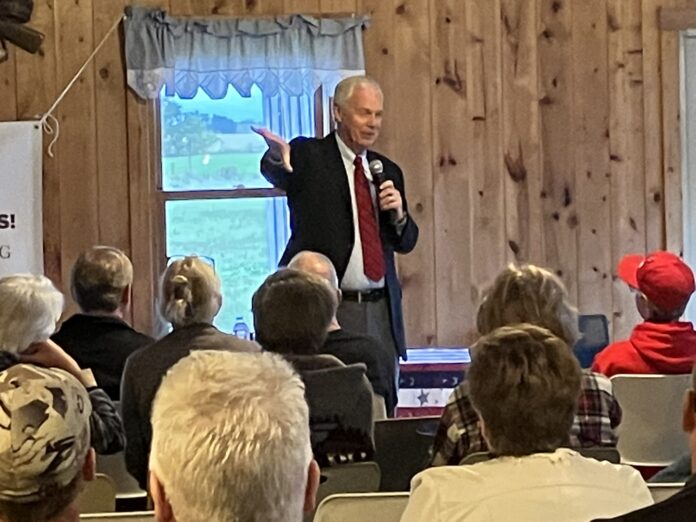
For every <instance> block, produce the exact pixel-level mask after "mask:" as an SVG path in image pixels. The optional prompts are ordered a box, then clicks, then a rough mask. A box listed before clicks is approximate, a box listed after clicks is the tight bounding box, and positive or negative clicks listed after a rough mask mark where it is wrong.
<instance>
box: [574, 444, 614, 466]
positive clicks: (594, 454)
mask: <svg viewBox="0 0 696 522" xmlns="http://www.w3.org/2000/svg"><path fill="white" fill-rule="evenodd" d="M578 453H580V455H582V456H583V457H587V458H588V459H595V460H606V461H607V462H610V463H612V464H621V454H620V453H619V450H617V449H616V448H605V447H602V446H590V447H589V448H580V449H579V450H578Z"/></svg>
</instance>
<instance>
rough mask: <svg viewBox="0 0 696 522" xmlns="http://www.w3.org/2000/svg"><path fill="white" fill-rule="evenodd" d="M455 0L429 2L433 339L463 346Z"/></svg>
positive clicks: (466, 289) (461, 84) (463, 177)
mask: <svg viewBox="0 0 696 522" xmlns="http://www.w3.org/2000/svg"><path fill="white" fill-rule="evenodd" d="M464 7H465V6H464V4H463V3H462V2H461V1H459V0H443V1H439V2H435V3H434V4H433V5H432V10H433V12H432V15H431V16H430V34H431V35H432V46H431V49H430V64H431V72H430V74H431V76H432V79H433V80H432V81H433V84H434V87H433V88H432V92H431V96H432V138H433V139H432V153H433V157H432V168H433V190H434V192H433V218H434V222H435V223H437V226H436V227H434V232H435V238H434V242H435V285H436V292H435V296H436V311H437V321H436V324H437V343H438V345H439V346H447V345H452V346H457V345H458V346H462V345H463V344H464V339H463V334H464V332H465V330H466V329H467V328H468V329H470V328H471V327H472V326H473V324H472V323H473V318H474V316H475V309H474V305H473V303H472V299H471V284H470V281H471V263H472V260H471V257H472V256H471V235H472V234H471V207H470V205H469V201H470V200H471V193H470V188H471V187H470V179H471V167H470V165H469V162H468V157H469V150H468V149H469V147H470V145H469V144H470V143H471V141H472V130H473V129H472V124H471V116H472V109H473V108H472V107H470V105H471V100H470V99H469V94H468V91H467V85H468V83H469V82H467V79H468V76H467V42H468V41H469V40H470V37H469V35H468V34H467V23H466V11H465V9H464Z"/></svg>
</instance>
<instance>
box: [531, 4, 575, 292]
mask: <svg viewBox="0 0 696 522" xmlns="http://www.w3.org/2000/svg"><path fill="white" fill-rule="evenodd" d="M572 13H573V2H572V1H570V0H542V2H541V5H540V10H539V17H540V18H539V43H538V52H539V74H540V84H541V92H540V93H539V95H540V99H539V106H540V109H539V110H540V119H541V139H542V145H543V163H542V165H543V173H542V176H543V177H542V189H541V193H540V194H539V197H540V199H541V205H542V209H543V216H544V217H543V220H544V242H545V245H544V250H545V253H546V258H545V261H546V263H545V264H546V266H547V267H548V268H550V269H552V270H553V271H554V272H555V273H556V274H558V275H559V276H560V277H561V278H562V279H563V282H564V283H565V285H566V288H567V289H568V294H569V295H570V297H571V299H572V301H573V302H576V301H577V240H578V220H579V218H578V211H579V209H578V206H577V201H576V197H575V166H574V162H573V157H572V155H571V154H570V148H571V144H572V138H573V132H572V127H571V126H570V125H568V122H569V121H571V118H572V111H573V90H572V87H573V85H572V78H573V70H572V51H573V50H572V35H571V25H572Z"/></svg>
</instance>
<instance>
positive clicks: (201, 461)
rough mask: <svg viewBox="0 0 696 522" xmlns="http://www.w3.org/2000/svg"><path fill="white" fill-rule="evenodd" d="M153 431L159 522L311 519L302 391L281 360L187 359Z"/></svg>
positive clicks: (164, 396)
mask: <svg viewBox="0 0 696 522" xmlns="http://www.w3.org/2000/svg"><path fill="white" fill-rule="evenodd" d="M152 431H153V437H152V449H151V452H150V490H151V493H152V497H153V500H154V504H155V513H156V516H157V520H158V521H159V522H175V521H178V522H281V521H282V522H299V521H301V520H302V516H303V512H308V511H311V510H312V509H314V502H315V501H314V499H315V495H316V490H317V486H318V483H319V467H318V466H317V463H316V462H315V461H314V460H313V457H312V450H311V446H310V438H309V412H308V407H307V403H306V402H305V397H304V385H303V384H302V381H301V380H300V378H299V376H298V375H297V374H296V373H295V372H294V371H293V369H292V367H291V366H290V364H289V363H287V362H286V361H285V360H284V359H283V358H282V357H281V356H279V355H276V354H271V353H260V354H247V353H233V352H228V351H218V350H199V351H195V352H192V353H191V355H189V356H188V357H186V358H184V359H182V360H181V361H179V362H178V363H177V364H176V365H174V366H173V367H172V368H171V370H169V372H168V374H167V376H166V377H165V378H164V380H163V381H162V384H161V386H160V388H159V390H158V391H157V396H156V397H155V402H154V404H153V408H152Z"/></svg>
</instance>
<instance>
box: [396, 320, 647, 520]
mask: <svg viewBox="0 0 696 522" xmlns="http://www.w3.org/2000/svg"><path fill="white" fill-rule="evenodd" d="M581 379H582V376H581V371H580V366H579V364H578V361H577V359H576V358H575V357H574V355H573V353H572V352H571V350H570V349H569V347H568V345H567V344H566V342H565V341H564V340H562V339H560V338H558V337H556V336H555V335H554V334H553V333H551V332H550V331H549V330H546V329H544V328H540V327H538V326H534V325H530V324H518V325H514V326H506V327H502V328H498V329H497V330H494V331H493V332H492V333H490V334H488V335H486V336H484V337H482V338H481V339H480V340H479V341H478V342H477V343H476V344H475V345H474V346H473V348H472V362H471V366H470V367H469V372H468V380H469V387H470V394H471V401H472V403H473V404H474V408H475V410H476V412H477V413H478V415H479V416H480V417H481V427H482V432H483V436H484V438H485V439H486V441H487V444H488V446H489V447H490V449H491V452H492V453H493V454H494V455H495V456H496V458H493V459H492V460H490V461H486V462H481V463H478V464H473V465H464V466H446V467H440V468H431V469H428V470H425V471H423V472H421V473H419V474H418V475H416V476H415V477H414V478H413V480H412V482H411V497H410V500H409V503H408V506H407V508H406V511H405V512H404V515H403V517H402V519H401V520H402V522H411V521H422V520H448V521H450V522H456V521H460V520H461V521H463V520H466V521H493V520H516V521H537V520H563V521H568V522H572V521H578V522H579V521H586V520H588V519H591V518H592V517H597V516H614V515H616V514H619V513H623V512H625V511H627V510H631V509H637V508H641V507H644V506H647V505H649V504H651V503H652V497H651V496H650V492H649V491H648V488H647V486H646V485H645V483H644V482H643V480H642V478H641V477H640V474H639V473H638V472H637V471H636V470H634V469H633V468H630V467H628V466H618V465H614V464H610V463H608V462H600V461H598V460H594V459H588V458H585V457H582V456H581V455H580V454H578V453H577V452H575V451H573V450H571V449H568V448H563V447H562V446H564V445H566V444H567V443H568V433H569V431H570V427H571V425H572V423H573V417H574V415H575V410H576V408H577V404H578V397H579V395H580V383H581Z"/></svg>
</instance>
